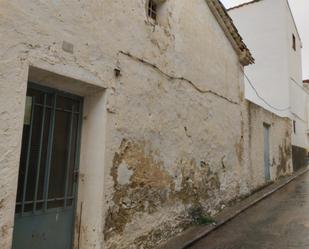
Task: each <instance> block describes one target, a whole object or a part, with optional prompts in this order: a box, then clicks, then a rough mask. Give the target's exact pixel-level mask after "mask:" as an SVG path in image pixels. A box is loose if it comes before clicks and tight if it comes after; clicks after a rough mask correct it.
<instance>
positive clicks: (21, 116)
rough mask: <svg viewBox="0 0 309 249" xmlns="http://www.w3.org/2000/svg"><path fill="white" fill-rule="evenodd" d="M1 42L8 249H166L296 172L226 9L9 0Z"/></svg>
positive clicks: (0, 185) (0, 194)
mask: <svg viewBox="0 0 309 249" xmlns="http://www.w3.org/2000/svg"><path fill="white" fill-rule="evenodd" d="M0 32H1V48H0V248H1V249H11V248H13V249H21V248H22V249H25V248H35V249H42V248H44V249H49V248H53V249H67V248H75V249H102V248H106V249H114V248H117V249H127V248H130V249H134V248H154V247H155V246H157V245H158V244H159V243H161V242H164V241H165V240H167V239H168V238H170V237H171V236H173V235H174V234H176V233H178V232H179V231H182V230H183V229H184V227H186V226H187V224H188V222H190V218H192V217H191V216H190V215H192V210H193V211H194V210H202V212H203V213H207V214H209V215H213V214H215V213H217V212H219V211H220V210H221V209H222V208H224V207H225V206H227V205H228V204H229V203H230V202H231V201H234V200H235V199H237V198H239V197H241V196H244V195H248V194H250V192H251V191H253V190H255V189H256V188H258V187H260V186H262V185H264V184H265V183H267V182H268V181H269V180H276V179H277V178H278V177H280V176H282V175H285V174H289V173H291V172H292V162H291V122H290V120H289V119H287V118H281V117H278V116H277V115H275V114H273V113H271V112H269V111H267V110H265V109H263V108H262V107H260V106H258V105H255V104H254V103H250V102H248V101H245V100H244V74H243V70H244V66H246V65H249V64H251V63H253V61H254V60H253V57H252V56H251V53H250V51H249V50H248V48H247V47H246V45H245V44H244V42H243V41H242V38H241V37H240V35H239V34H238V32H237V30H236V28H235V26H234V25H233V22H232V20H231V19H230V17H229V16H228V14H227V12H226V10H225V8H224V7H223V5H222V4H221V3H220V2H219V1H217V0H207V1H205V0H195V1H187V0H177V1H172V0H166V1H164V0H156V1H154V0H139V1H125V0H119V1H115V0H104V1H88V0H80V1H39V0H25V1H17V0H4V1H1V2H0ZM295 35H297V34H296V33H295ZM298 46H299V44H298ZM296 80H297V79H296ZM12 245H13V246H12Z"/></svg>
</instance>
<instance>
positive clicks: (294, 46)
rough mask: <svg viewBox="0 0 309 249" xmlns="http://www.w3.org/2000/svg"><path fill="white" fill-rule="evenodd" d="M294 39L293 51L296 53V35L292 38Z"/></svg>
mask: <svg viewBox="0 0 309 249" xmlns="http://www.w3.org/2000/svg"><path fill="white" fill-rule="evenodd" d="M292 39H293V49H294V50H295V51H296V38H295V35H294V34H293V36H292Z"/></svg>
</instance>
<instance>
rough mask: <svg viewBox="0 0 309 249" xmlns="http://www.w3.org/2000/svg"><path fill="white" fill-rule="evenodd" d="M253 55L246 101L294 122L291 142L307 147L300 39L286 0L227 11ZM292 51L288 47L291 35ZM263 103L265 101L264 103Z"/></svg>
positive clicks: (273, 0) (249, 68)
mask: <svg viewBox="0 0 309 249" xmlns="http://www.w3.org/2000/svg"><path fill="white" fill-rule="evenodd" d="M229 14H230V15H231V17H232V19H233V21H234V23H235V25H236V27H237V28H238V29H239V32H240V34H241V35H242V36H243V38H244V41H245V43H246V44H247V46H248V47H249V49H250V50H251V52H252V54H253V57H254V58H255V64H254V65H251V66H249V67H247V68H246V69H245V73H246V75H247V76H248V78H249V79H250V81H251V83H252V84H253V85H254V87H255V89H256V90H257V92H258V93H259V95H260V97H262V99H263V100H262V99H261V98H260V97H259V96H258V95H257V94H256V91H255V90H254V89H253V88H252V86H251V85H250V84H249V82H248V80H246V83H245V96H246V98H247V99H248V100H250V101H252V102H253V103H256V104H258V105H260V106H262V107H263V108H265V109H267V110H269V111H271V112H273V113H275V114H277V115H279V116H281V117H289V118H291V119H292V120H295V121H296V133H293V134H292V143H293V145H296V146H299V147H303V148H308V139H307V135H306V126H307V121H306V93H305V91H304V89H303V86H302V68H301V39H300V37H299V35H298V32H297V28H296V26H295V22H294V19H293V16H292V13H291V11H290V7H289V4H288V2H287V1H286V0H263V1H259V2H255V3H252V4H248V5H244V6H242V7H240V8H236V9H232V10H230V11H229ZM293 34H294V36H295V38H296V51H294V50H293V48H292V44H293V41H292V35H293ZM265 102H267V103H265Z"/></svg>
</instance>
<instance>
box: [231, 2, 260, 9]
mask: <svg viewBox="0 0 309 249" xmlns="http://www.w3.org/2000/svg"><path fill="white" fill-rule="evenodd" d="M261 1H262V0H252V1H250V2H246V3H242V4H239V5H236V6H234V7H231V8H229V9H227V11H230V10H233V9H238V8H241V7H244V6H247V5H249V4H253V3H257V2H261Z"/></svg>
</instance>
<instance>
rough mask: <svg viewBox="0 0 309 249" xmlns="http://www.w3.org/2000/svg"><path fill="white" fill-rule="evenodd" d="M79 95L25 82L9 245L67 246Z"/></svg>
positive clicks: (25, 248) (22, 248)
mask: <svg viewBox="0 0 309 249" xmlns="http://www.w3.org/2000/svg"><path fill="white" fill-rule="evenodd" d="M81 112H82V99H81V98H80V97H78V96H73V95H71V94H68V93H64V92H59V91H56V90H54V89H49V88H45V87H41V86H39V85H36V84H32V83H29V87H28V90H27V98H26V108H25V117H24V128H23V138H22V152H21V157H20V168H19V179H18V190H17V198H16V210H15V224H14V234H13V246H12V248H13V249H71V247H72V239H73V238H72V237H73V225H74V216H75V201H76V193H77V176H78V161H79V143H80V128H81Z"/></svg>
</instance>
